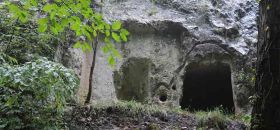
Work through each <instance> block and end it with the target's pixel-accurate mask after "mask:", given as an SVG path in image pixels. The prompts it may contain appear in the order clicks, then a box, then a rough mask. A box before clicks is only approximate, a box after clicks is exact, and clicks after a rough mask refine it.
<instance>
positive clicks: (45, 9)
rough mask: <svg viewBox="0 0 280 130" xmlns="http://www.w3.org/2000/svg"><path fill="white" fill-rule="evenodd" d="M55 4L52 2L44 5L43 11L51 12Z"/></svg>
mask: <svg viewBox="0 0 280 130" xmlns="http://www.w3.org/2000/svg"><path fill="white" fill-rule="evenodd" d="M53 8H54V6H53V5H52V4H46V5H45V6H44V7H43V11H45V12H51V11H52V10H53Z"/></svg>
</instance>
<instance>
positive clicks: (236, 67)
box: [68, 0, 257, 114]
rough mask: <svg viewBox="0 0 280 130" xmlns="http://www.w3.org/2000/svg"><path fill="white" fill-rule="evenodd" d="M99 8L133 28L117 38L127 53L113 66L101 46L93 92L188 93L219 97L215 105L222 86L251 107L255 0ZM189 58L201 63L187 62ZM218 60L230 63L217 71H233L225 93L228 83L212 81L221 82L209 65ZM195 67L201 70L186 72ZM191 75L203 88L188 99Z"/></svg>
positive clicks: (139, 0)
mask: <svg viewBox="0 0 280 130" xmlns="http://www.w3.org/2000/svg"><path fill="white" fill-rule="evenodd" d="M102 10H103V13H104V17H105V18H106V19H108V21H109V20H115V19H118V20H121V21H123V24H124V26H125V28H127V29H128V30H129V31H130V33H131V36H130V37H129V41H128V42H127V43H122V44H118V45H116V46H117V48H119V50H120V52H121V54H122V55H123V58H122V59H119V61H118V62H117V66H116V67H115V68H110V67H109V66H108V65H107V61H106V55H104V54H103V53H102V52H101V49H100V51H98V55H97V64H96V69H95V72H94V77H95V78H94V80H93V81H92V82H94V83H93V85H94V90H93V99H94V100H114V99H121V100H132V99H133V100H137V101H141V102H153V103H159V104H163V105H167V106H179V105H181V106H188V105H190V104H184V103H186V101H183V100H189V102H200V101H201V102H205V101H206V100H209V101H210V100H214V101H211V102H215V103H214V104H212V105H211V104H209V108H212V107H217V106H215V104H219V103H221V104H220V105H223V103H222V102H224V101H222V100H221V101H220V100H216V99H215V98H213V99H212V98H211V97H213V96H214V95H215V96H216V97H217V95H219V93H220V94H221V96H220V98H221V99H229V97H223V96H230V99H232V100H233V103H234V105H233V106H232V107H233V108H234V110H235V112H236V113H237V114H238V113H248V112H250V111H251V105H250V103H249V99H248V98H249V96H251V95H252V93H253V91H252V90H253V82H254V81H253V80H254V77H253V75H254V63H255V59H256V58H255V57H256V56H255V54H256V42H257V26H256V20H255V19H256V17H257V16H256V12H257V4H256V3H255V0H151V1H149V0H110V1H107V2H105V3H104V6H103V8H102ZM101 46H102V45H101ZM69 49H70V50H71V48H68V50H69ZM68 52H70V51H68ZM72 56H73V57H75V55H72ZM70 59H71V58H70ZM72 59H75V58H72ZM76 59H77V61H76V62H73V60H72V62H71V63H70V64H69V63H68V66H69V67H74V66H79V65H77V63H78V64H81V63H82V60H83V59H81V58H76ZM191 64H196V66H203V69H200V68H199V67H198V68H195V66H194V67H189V65H191ZM215 64H223V65H221V66H216V68H219V67H221V70H225V69H226V68H223V66H227V67H228V68H229V71H219V74H220V75H221V76H223V75H225V77H228V78H230V79H229V81H230V82H231V83H230V84H229V85H226V86H225V87H230V88H231V89H227V90H229V93H232V95H231V94H229V95H226V94H222V93H224V92H223V91H224V90H225V89H219V88H220V87H215V86H221V85H223V84H222V83H221V84H219V82H224V81H223V79H224V78H219V77H216V76H215V73H216V71H204V70H207V68H208V67H210V66H212V65H214V67H215ZM210 68H213V66H212V67H210ZM191 69H195V70H196V71H195V72H196V73H197V74H194V75H195V76H194V77H192V76H185V75H187V73H188V72H189V71H190V70H191ZM78 70H79V69H78ZM80 70H81V68H80ZM214 70H217V69H214ZM208 73H213V74H212V76H209V77H207V76H205V75H211V74H208ZM226 75H229V76H226ZM186 77H190V78H193V79H192V80H186V79H185V78H186ZM201 77H204V78H207V79H209V80H207V81H206V80H204V79H203V78H201ZM200 78H201V79H200ZM187 81H188V82H187ZM192 81H195V82H199V81H200V82H206V83H205V84H206V85H205V84H204V86H200V87H199V89H200V91H202V92H203V93H197V94H196V95H200V94H203V96H201V98H197V97H199V96H196V98H195V97H193V98H192V97H189V98H188V99H185V98H183V97H184V94H185V93H188V92H189V93H192V91H193V92H195V91H194V89H195V87H194V88H191V87H189V86H190V85H188V84H194V85H195V84H197V83H190V82H192ZM208 81H216V82H218V84H212V82H209V83H208ZM203 87H205V88H206V87H207V89H205V90H204V88H203ZM209 87H210V88H213V89H209ZM212 90H213V91H212ZM190 107H192V106H190ZM198 109H200V107H198Z"/></svg>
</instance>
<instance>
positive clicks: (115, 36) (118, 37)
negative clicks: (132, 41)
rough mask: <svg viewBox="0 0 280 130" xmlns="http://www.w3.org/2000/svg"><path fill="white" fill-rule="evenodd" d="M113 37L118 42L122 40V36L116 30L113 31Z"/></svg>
mask: <svg viewBox="0 0 280 130" xmlns="http://www.w3.org/2000/svg"><path fill="white" fill-rule="evenodd" d="M112 38H113V39H114V40H115V41H116V42H121V39H120V36H119V35H118V34H117V33H115V32H112Z"/></svg>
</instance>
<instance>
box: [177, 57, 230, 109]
mask: <svg viewBox="0 0 280 130" xmlns="http://www.w3.org/2000/svg"><path fill="white" fill-rule="evenodd" d="M180 105H181V107H182V109H186V108H188V109H189V110H191V111H194V110H212V109H214V108H215V107H222V108H223V109H224V110H226V111H228V112H231V113H232V112H234V103H233V94H232V84H231V70H230V66H229V65H228V64H224V63H220V62H216V63H209V64H199V63H192V64H190V65H188V67H187V69H186V73H185V77H184V85H183V96H182V98H181V101H180Z"/></svg>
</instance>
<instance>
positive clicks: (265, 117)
mask: <svg viewBox="0 0 280 130" xmlns="http://www.w3.org/2000/svg"><path fill="white" fill-rule="evenodd" d="M258 40H259V42H258V66H257V81H256V96H255V97H256V103H255V104H254V108H253V118H252V127H251V129H253V130H276V129H280V81H279V80H280V0H261V2H260V17H259V37H258Z"/></svg>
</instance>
